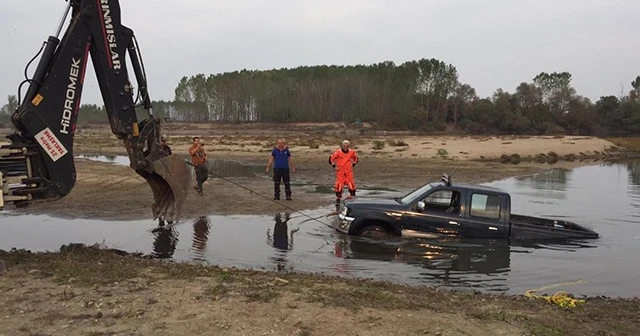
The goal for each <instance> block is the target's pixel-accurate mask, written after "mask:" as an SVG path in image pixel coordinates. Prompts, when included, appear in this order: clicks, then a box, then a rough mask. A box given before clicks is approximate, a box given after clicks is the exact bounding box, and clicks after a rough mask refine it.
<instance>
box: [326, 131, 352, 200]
mask: <svg viewBox="0 0 640 336" xmlns="http://www.w3.org/2000/svg"><path fill="white" fill-rule="evenodd" d="M350 145H351V143H350V142H349V140H343V141H342V148H340V149H338V150H336V151H335V152H334V153H333V154H331V156H330V157H329V164H330V165H331V166H332V167H333V168H335V171H336V183H335V185H334V190H335V192H336V205H340V200H341V199H342V190H343V187H344V185H345V184H346V185H347V189H349V194H351V196H355V195H356V184H355V182H354V180H353V167H355V166H356V164H358V155H357V154H356V151H355V150H353V149H350V148H349V146H350Z"/></svg>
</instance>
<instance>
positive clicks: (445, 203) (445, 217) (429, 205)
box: [403, 188, 461, 235]
mask: <svg viewBox="0 0 640 336" xmlns="http://www.w3.org/2000/svg"><path fill="white" fill-rule="evenodd" d="M460 200H461V197H460V191H458V190H456V189H454V188H440V189H437V190H434V191H430V192H429V193H427V194H426V195H424V196H423V197H421V198H420V199H419V201H420V202H423V203H424V208H422V207H420V206H418V203H416V204H415V205H414V206H413V208H412V210H411V211H408V212H407V213H406V214H405V216H404V218H403V228H405V229H409V230H415V231H420V232H427V233H435V234H445V235H458V234H459V228H460V226H459V224H458V219H459V218H461V217H460V208H461V207H460Z"/></svg>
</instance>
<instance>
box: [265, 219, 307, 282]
mask: <svg viewBox="0 0 640 336" xmlns="http://www.w3.org/2000/svg"><path fill="white" fill-rule="evenodd" d="M273 219H274V221H275V225H274V226H273V234H272V233H271V229H267V244H268V245H270V246H272V247H273V248H274V249H275V250H276V254H275V255H274V256H272V257H271V260H272V261H273V262H274V264H275V265H276V269H277V270H278V271H282V270H285V269H286V267H287V263H288V259H287V253H288V252H289V251H291V250H293V235H294V234H295V233H296V232H298V231H299V230H300V227H297V228H295V229H293V230H291V232H289V225H288V222H289V220H291V213H289V212H285V213H284V218H283V214H282V213H277V214H275V215H274V216H273Z"/></svg>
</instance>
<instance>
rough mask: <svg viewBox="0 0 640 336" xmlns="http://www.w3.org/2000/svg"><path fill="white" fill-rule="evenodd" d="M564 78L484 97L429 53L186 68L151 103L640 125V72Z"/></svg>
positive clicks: (98, 117) (338, 115)
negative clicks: (612, 79) (617, 80)
mask: <svg viewBox="0 0 640 336" xmlns="http://www.w3.org/2000/svg"><path fill="white" fill-rule="evenodd" d="M571 80H572V76H571V74H570V73H568V72H552V73H547V72H541V73H539V74H538V75H536V76H535V77H533V78H532V80H531V81H530V82H523V83H521V84H520V85H518V86H517V87H516V88H515V90H514V91H512V92H508V91H505V90H503V89H498V90H496V91H495V92H494V93H493V94H492V95H491V96H490V97H484V98H481V97H478V95H477V94H476V92H475V89H474V88H473V87H472V86H471V85H469V84H466V83H462V82H460V81H459V76H458V71H457V69H456V68H455V67H454V66H453V65H451V64H446V63H445V62H442V61H440V60H437V59H433V58H432V59H420V60H417V61H409V62H405V63H403V64H400V65H396V64H395V63H393V62H382V63H377V64H372V65H356V66H326V65H323V66H303V67H297V68H292V69H287V68H284V69H273V70H265V71H257V70H255V71H250V70H242V71H235V72H226V73H220V74H212V75H208V76H205V75H204V74H197V75H194V76H190V77H187V76H185V77H183V78H182V79H180V81H179V82H178V84H177V87H176V89H175V96H174V100H173V101H155V102H154V103H153V105H154V112H155V114H156V115H158V116H160V117H170V118H171V119H173V120H179V121H187V122H236V123H238V122H345V123H353V122H355V121H362V122H370V123H373V124H375V125H378V126H380V127H384V128H386V129H404V130H414V131H423V132H464V133H467V134H483V133H485V134H505V133H508V134H532V135H545V134H546V135H548V134H572V135H627V134H633V133H636V132H638V131H639V130H640V76H638V77H636V78H635V79H634V80H633V81H632V82H631V90H630V91H629V92H627V93H621V94H620V95H619V96H616V95H609V96H602V97H600V99H599V100H598V101H596V102H595V103H593V102H592V101H590V100H589V99H588V98H586V97H583V96H581V95H579V94H578V93H577V92H576V90H575V89H574V88H573V87H572V85H571ZM9 103H11V101H10V102H9ZM7 105H10V104H7ZM7 105H5V107H3V108H2V111H0V122H1V121H2V115H1V114H7V113H8V112H7V108H9V107H7ZM9 110H10V108H9ZM78 122H79V123H80V124H82V123H98V122H107V117H106V113H105V111H104V108H103V107H102V106H98V105H89V104H84V105H82V107H81V109H80V113H79V120H78Z"/></svg>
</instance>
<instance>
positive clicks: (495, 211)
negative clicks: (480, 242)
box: [458, 190, 509, 238]
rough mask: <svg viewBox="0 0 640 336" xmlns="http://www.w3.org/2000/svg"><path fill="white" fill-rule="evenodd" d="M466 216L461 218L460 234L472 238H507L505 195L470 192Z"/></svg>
mask: <svg viewBox="0 0 640 336" xmlns="http://www.w3.org/2000/svg"><path fill="white" fill-rule="evenodd" d="M467 197H468V198H467V200H466V202H465V204H466V205H467V209H465V216H463V217H460V218H459V221H458V222H459V224H460V233H461V235H462V236H463V237H470V238H507V237H508V236H509V226H508V225H507V222H506V221H505V219H506V218H507V211H509V209H508V207H507V206H506V201H507V200H506V199H505V197H504V195H502V194H499V193H492V192H488V191H476V190H474V191H470V192H469V194H468V196H467Z"/></svg>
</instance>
